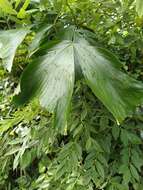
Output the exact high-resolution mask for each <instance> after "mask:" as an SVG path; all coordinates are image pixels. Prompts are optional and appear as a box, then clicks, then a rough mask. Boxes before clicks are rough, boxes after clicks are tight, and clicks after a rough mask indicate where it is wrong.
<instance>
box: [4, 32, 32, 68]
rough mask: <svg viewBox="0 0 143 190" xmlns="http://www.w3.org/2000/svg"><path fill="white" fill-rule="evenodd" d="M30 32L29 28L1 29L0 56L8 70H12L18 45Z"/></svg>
mask: <svg viewBox="0 0 143 190" xmlns="http://www.w3.org/2000/svg"><path fill="white" fill-rule="evenodd" d="M28 32H29V29H15V30H7V31H0V58H1V59H2V62H3V66H4V67H5V68H6V69H7V70H8V71H11V68H12V63H13V59H14V56H15V53H16V50H17V47H18V46H19V45H20V44H21V42H22V41H23V40H24V38H25V36H26V34H27V33H28Z"/></svg>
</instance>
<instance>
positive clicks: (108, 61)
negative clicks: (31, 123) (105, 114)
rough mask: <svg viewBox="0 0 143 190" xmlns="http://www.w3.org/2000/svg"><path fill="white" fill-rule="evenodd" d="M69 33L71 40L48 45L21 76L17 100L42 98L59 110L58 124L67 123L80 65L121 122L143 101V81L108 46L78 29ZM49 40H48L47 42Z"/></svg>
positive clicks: (44, 101) (56, 123) (90, 85)
mask: <svg viewBox="0 0 143 190" xmlns="http://www.w3.org/2000/svg"><path fill="white" fill-rule="evenodd" d="M72 35H73V36H71V32H69V33H68V35H65V36H66V37H67V36H68V37H67V39H68V40H66V39H65V38H62V41H60V42H58V43H55V44H54V43H53V45H52V46H50V45H48V46H47V45H46V44H44V46H43V49H42V50H41V51H39V53H38V55H39V57H38V58H37V59H35V60H34V61H33V62H32V63H31V64H30V65H28V67H27V68H26V70H25V71H24V73H23V75H22V78H21V93H20V94H19V95H17V96H16V97H15V98H14V100H15V101H16V103H18V104H22V103H25V102H26V101H28V100H29V99H31V98H32V97H35V96H36V97H38V98H39V100H40V103H41V105H42V106H44V107H46V108H47V109H48V110H49V111H50V112H55V113H56V114H55V125H56V126H62V127H63V126H65V124H66V120H67V116H68V112H69V111H68V110H69V105H70V101H71V97H72V92H73V88H74V80H75V79H74V78H75V72H76V69H77V68H79V67H80V69H81V70H82V74H83V76H84V77H85V80H86V82H87V84H88V86H89V87H90V88H91V89H92V91H93V93H94V94H95V95H96V96H97V97H98V98H99V99H100V100H101V101H102V102H103V104H104V105H105V106H106V107H107V108H108V110H109V111H110V112H111V113H112V114H113V116H114V117H115V118H116V120H117V121H118V122H122V121H123V120H124V119H125V118H126V117H127V116H128V115H130V114H131V113H132V112H133V111H134V109H135V107H136V106H137V105H139V104H141V102H142V101H143V85H142V83H140V82H138V81H136V80H135V79H132V78H131V77H129V76H128V75H126V74H124V73H123V72H121V71H120V69H121V66H122V64H121V63H120V62H119V61H118V59H117V58H116V57H115V56H114V55H113V54H112V53H110V52H108V51H107V50H105V49H102V48H97V47H94V46H92V45H90V44H89V43H88V41H87V40H85V39H84V38H83V37H82V36H81V35H80V34H79V33H78V32H73V34H72ZM45 43H46V42H45Z"/></svg>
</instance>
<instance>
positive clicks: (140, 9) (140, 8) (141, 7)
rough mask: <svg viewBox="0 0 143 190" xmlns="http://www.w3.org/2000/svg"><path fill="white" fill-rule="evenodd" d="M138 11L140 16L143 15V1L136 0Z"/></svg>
mask: <svg viewBox="0 0 143 190" xmlns="http://www.w3.org/2000/svg"><path fill="white" fill-rule="evenodd" d="M136 10H137V12H138V14H139V16H142V15H143V0H136Z"/></svg>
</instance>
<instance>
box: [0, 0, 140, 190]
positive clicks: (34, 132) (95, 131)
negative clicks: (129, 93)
mask: <svg viewBox="0 0 143 190" xmlns="http://www.w3.org/2000/svg"><path fill="white" fill-rule="evenodd" d="M1 2H4V1H0V5H2V4H1ZM6 2H8V1H6V0H5V5H6V4H7V3H6ZM25 2H26V3H24V1H21V2H20V1H16V3H15V1H11V4H9V3H8V4H9V5H7V7H5V8H4V7H3V6H0V8H1V12H0V17H1V19H0V26H1V28H3V29H12V28H15V27H19V26H21V24H22V25H23V26H27V25H28V26H29V25H31V24H35V23H36V24H35V28H34V30H35V32H34V33H29V34H28V35H27V37H26V38H25V40H24V41H23V43H22V44H21V46H20V47H19V48H18V50H17V53H16V56H15V59H14V64H13V71H12V73H10V74H9V73H8V72H7V71H6V70H5V69H4V68H3V67H2V65H1V67H0V189H2V190H11V189H12V190H18V189H20V190H27V189H29V190H37V189H38V190H42V189H45V190H99V189H101V190H142V189H143V173H142V167H143V159H142V158H143V146H142V140H143V130H142V129H143V112H142V107H138V108H137V110H136V112H135V113H134V114H133V116H132V118H131V117H130V118H127V119H126V120H125V121H124V122H123V123H121V124H120V125H117V122H116V121H115V119H114V118H113V116H112V115H111V114H110V113H109V111H108V110H107V109H106V108H105V107H104V106H103V105H102V103H100V102H99V101H98V100H97V99H96V97H95V96H94V95H93V93H92V92H91V90H90V89H89V88H88V87H87V85H86V82H85V80H84V79H80V80H78V81H77V82H76V84H75V87H74V94H73V97H72V102H71V108H70V109H71V110H70V113H71V114H70V115H69V118H68V123H67V126H66V127H65V128H64V133H62V134H61V131H59V130H57V129H55V128H54V127H53V115H52V114H50V113H48V112H47V110H45V109H44V108H41V107H40V105H39V102H38V100H37V99H34V100H33V101H31V102H30V103H29V104H27V105H25V106H23V107H20V108H17V107H15V105H13V104H12V103H11V102H12V97H13V95H14V94H15V89H16V86H17V84H18V83H19V78H20V75H21V73H22V71H23V70H24V68H25V67H26V65H27V64H29V63H30V62H31V58H29V57H27V52H28V47H29V44H31V41H32V40H33V38H34V36H35V33H36V31H37V30H39V26H41V23H43V22H46V23H48V24H51V23H52V24H53V22H54V24H55V25H56V27H55V29H54V30H53V31H52V32H51V33H50V34H49V38H53V36H55V34H56V30H57V28H58V27H60V26H61V25H62V23H61V21H62V22H63V25H65V24H67V25H68V24H71V25H73V24H74V25H76V26H78V27H79V28H84V29H86V30H87V31H88V32H89V35H90V34H91V33H90V32H94V34H95V35H94V36H92V38H93V40H96V43H97V44H98V45H99V46H101V47H105V48H107V49H109V50H111V51H112V52H114V53H115V54H116V56H118V57H119V59H120V61H122V63H123V68H122V70H123V71H124V72H125V73H128V74H129V75H130V76H132V77H134V78H135V79H138V80H141V81H142V80H143V18H142V17H141V15H142V14H141V11H140V10H139V15H138V14H137V13H136V11H135V10H136V7H135V3H134V1H127V0H122V1H118V0H117V1H112V0H106V1H105V0H104V1H102V0H101V1H99V0H96V1H91V0H86V1H81V0H79V1H78V0H77V1H73V0H69V1H62V0H55V1H45V0H42V1H41V2H40V3H39V2H38V1H31V2H30V1H29V2H28V1H25ZM8 6H9V8H8ZM37 23H38V24H37ZM31 48H32V47H31Z"/></svg>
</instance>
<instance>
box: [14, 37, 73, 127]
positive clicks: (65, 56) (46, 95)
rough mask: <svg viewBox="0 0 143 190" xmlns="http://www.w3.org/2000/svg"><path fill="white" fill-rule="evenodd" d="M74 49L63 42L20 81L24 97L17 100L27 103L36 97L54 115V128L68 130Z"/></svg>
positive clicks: (33, 65)
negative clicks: (64, 127)
mask: <svg viewBox="0 0 143 190" xmlns="http://www.w3.org/2000/svg"><path fill="white" fill-rule="evenodd" d="M73 51H74V50H73V46H72V45H71V43H69V42H67V41H63V42H61V43H59V44H57V45H55V46H54V47H53V48H51V49H49V50H47V53H46V54H45V55H44V56H42V57H39V58H38V59H35V60H34V61H33V62H32V63H31V64H30V65H29V66H28V67H27V69H26V70H25V72H24V73H23V76H22V79H21V94H20V95H19V96H18V97H17V98H16V99H17V101H18V102H19V103H24V102H26V101H27V100H28V99H30V98H32V97H33V96H36V97H39V99H40V103H41V105H42V106H43V107H46V108H47V109H48V110H49V111H50V112H53V111H55V113H56V117H55V125H58V126H65V124H66V118H67V113H68V109H69V104H70V100H71V97H72V91H73V87H74V52H73Z"/></svg>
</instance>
